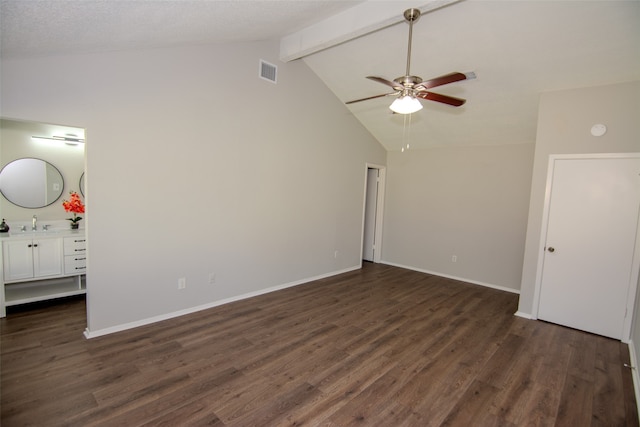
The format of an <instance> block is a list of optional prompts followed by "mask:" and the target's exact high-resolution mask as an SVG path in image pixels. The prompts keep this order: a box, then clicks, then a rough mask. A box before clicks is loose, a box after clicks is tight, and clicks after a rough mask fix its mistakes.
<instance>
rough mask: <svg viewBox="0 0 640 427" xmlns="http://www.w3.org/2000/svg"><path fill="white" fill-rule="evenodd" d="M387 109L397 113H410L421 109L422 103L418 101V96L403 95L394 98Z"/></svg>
mask: <svg viewBox="0 0 640 427" xmlns="http://www.w3.org/2000/svg"><path fill="white" fill-rule="evenodd" d="M389 109H390V110H391V111H393V112H394V113H398V114H411V113H415V112H416V111H420V110H422V104H421V103H420V101H418V98H414V97H413V96H409V95H405V96H401V97H399V98H396V100H395V101H393V103H392V104H391V105H390V106H389Z"/></svg>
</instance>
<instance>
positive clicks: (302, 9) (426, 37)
mask: <svg viewBox="0 0 640 427" xmlns="http://www.w3.org/2000/svg"><path fill="white" fill-rule="evenodd" d="M409 7H417V8H420V9H421V10H422V11H423V15H422V16H421V17H420V19H419V20H418V21H417V22H416V23H415V25H414V29H413V50H412V58H411V74H414V75H418V76H421V77H422V78H424V79H428V78H432V77H436V76H440V75H443V74H447V73H449V72H451V71H461V72H468V71H474V72H475V73H476V75H477V78H476V79H474V80H465V81H462V82H457V83H452V84H449V85H445V86H441V87H439V88H436V89H434V90H433V91H434V92H439V93H443V94H448V95H452V96H456V97H460V98H465V99H467V103H466V104H465V105H463V106H462V107H458V108H455V107H450V106H447V105H442V104H439V103H435V102H431V101H422V103H423V105H424V108H423V109H422V110H421V111H419V112H417V113H414V114H412V115H410V116H404V115H394V114H391V112H390V111H389V109H388V106H389V105H390V104H391V101H392V98H391V97H382V98H378V99H374V100H371V101H366V102H361V103H356V104H351V105H349V106H347V108H345V110H344V111H345V114H353V115H354V116H355V117H356V118H357V119H358V120H359V121H360V122H361V123H362V124H363V125H364V126H365V127H367V129H369V131H370V132H371V133H372V134H373V135H374V136H375V137H376V138H377V139H378V140H379V141H380V142H381V143H382V144H383V145H384V146H385V147H386V148H387V149H388V150H399V149H401V147H402V146H403V145H404V144H406V143H407V142H409V143H410V144H411V148H412V149H416V148H425V147H433V146H446V145H493V144H520V143H531V142H534V141H535V132H536V123H537V108H538V98H539V95H540V93H542V92H544V91H552V90H562V89H570V88H578V87H589V86H597V85H604V84H611V83H618V82H624V81H631V80H640V25H638V23H639V22H640V0H630V1H617V0H602V1H575V0H572V1H526V0H495V1H491V0H416V1H414V2H408V1H398V0H396V1H382V0H369V1H332V0H328V1H320V0H308V1H286V0H280V1H268V0H267V1H213V0H211V1H209V0H203V1H191V0H167V1H153V0H135V1H134V0H130V1H101V0H91V1H89V0H87V1H83V0H41V1H37V2H36V1H24V0H1V9H0V27H1V37H2V39H1V43H2V44H1V54H2V56H5V57H7V56H25V55H43V54H56V53H80V52H96V51H107V50H124V49H138V48H146V47H161V46H177V45H186V44H203V43H220V42H237V41H256V40H280V41H281V58H282V59H283V60H291V59H292V58H298V57H303V60H304V61H305V62H306V63H307V64H308V65H309V67H310V68H311V69H312V70H313V71H314V72H315V73H316V74H317V75H318V76H319V77H320V78H321V79H322V80H323V81H324V82H325V84H326V85H327V86H328V87H329V88H330V89H331V90H332V91H333V92H334V93H335V95H336V96H337V97H338V98H339V99H340V100H341V101H349V100H352V99H358V98H363V97H366V96H371V95H377V94H382V93H388V92H393V90H388V89H390V88H388V87H386V86H384V85H382V84H379V83H376V82H373V81H371V80H368V79H366V78H365V77H366V76H370V75H374V76H380V77H384V78H386V79H394V78H396V77H399V76H402V75H404V73H405V67H406V55H407V39H408V30H409V26H408V24H407V23H406V22H404V20H403V18H402V13H403V11H404V10H405V9H407V8H409ZM278 84H286V82H278ZM310 102H311V101H310Z"/></svg>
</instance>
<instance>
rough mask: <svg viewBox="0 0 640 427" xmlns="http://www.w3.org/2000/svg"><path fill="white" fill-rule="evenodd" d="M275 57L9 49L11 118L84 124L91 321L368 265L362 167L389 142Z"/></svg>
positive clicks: (136, 317) (94, 329)
mask: <svg viewBox="0 0 640 427" xmlns="http://www.w3.org/2000/svg"><path fill="white" fill-rule="evenodd" d="M277 56H278V46H277V43H265V42H263V43H251V44H233V45H230V44H226V45H213V46H197V47H189V48H171V49H158V50H139V51H129V52H111V53H104V54H86V55H75V56H49V57H40V58H22V59H20V58H11V59H4V61H3V63H2V70H1V71H2V87H3V93H2V107H3V111H2V114H3V115H5V116H10V117H16V118H25V119H31V120H39V121H48V122H55V123H73V124H75V125H81V126H84V127H85V128H86V131H87V133H86V136H87V144H86V150H87V156H86V163H87V164H86V170H87V181H86V187H87V210H88V211H87V224H86V226H87V230H88V259H89V263H88V277H87V278H88V291H89V297H88V329H89V332H90V334H93V335H96V334H99V333H101V331H108V330H114V329H117V328H119V327H121V326H122V325H127V324H129V325H130V324H134V323H136V322H143V321H145V319H154V318H159V317H162V316H166V315H168V314H171V313H177V312H180V311H181V310H189V309H192V308H193V307H198V306H201V305H206V304H211V303H215V302H216V301H223V300H225V299H230V298H234V297H238V296H241V295H246V294H251V293H258V292H261V291H263V290H265V289H268V288H272V287H278V286H281V285H286V284H290V283H294V282H299V281H302V280H305V279H308V278H313V277H316V276H321V275H326V274H330V273H333V272H339V271H343V270H345V269H349V268H354V267H357V266H359V264H360V259H359V258H360V244H361V233H362V206H363V190H364V178H365V174H364V171H365V164H366V162H371V163H377V164H385V163H386V153H385V151H384V150H383V149H382V147H381V146H380V145H379V144H378V143H377V141H375V140H374V139H373V138H372V136H371V135H370V134H369V133H368V132H367V131H366V130H365V129H364V128H363V127H362V126H361V125H360V124H359V123H358V122H357V121H356V120H354V118H353V117H352V116H351V115H350V114H349V112H348V111H347V109H346V108H345V107H344V106H343V105H342V103H341V102H340V101H339V100H338V99H337V98H336V97H335V96H334V95H333V94H332V93H331V92H330V91H329V90H328V89H327V88H326V87H325V86H324V85H323V84H322V82H321V81H320V80H319V79H318V78H317V77H316V76H315V75H314V74H313V73H312V72H311V71H310V70H309V69H308V67H307V66H306V65H305V64H304V63H303V62H302V61H294V62H291V63H287V64H284V63H280V62H278V61H277V59H276V58H277ZM260 58H262V59H265V60H267V61H269V62H271V63H274V64H278V65H279V69H278V84H277V85H276V84H273V83H270V82H267V81H264V80H261V79H259V78H258V62H259V59H260ZM336 250H337V251H338V253H339V256H338V257H337V258H334V252H335V251H336ZM210 273H215V274H216V279H215V284H213V285H212V284H209V283H208V281H209V274H210ZM180 277H185V278H186V280H187V288H186V289H185V290H181V291H179V290H178V289H177V283H178V278H180Z"/></svg>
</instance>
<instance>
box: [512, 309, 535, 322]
mask: <svg viewBox="0 0 640 427" xmlns="http://www.w3.org/2000/svg"><path fill="white" fill-rule="evenodd" d="M513 315H514V316H518V317H522V318H523V319H529V320H537V317H535V316H534V315H533V314H529V313H525V312H524V311H520V310H518V311H516V312H515V313H513Z"/></svg>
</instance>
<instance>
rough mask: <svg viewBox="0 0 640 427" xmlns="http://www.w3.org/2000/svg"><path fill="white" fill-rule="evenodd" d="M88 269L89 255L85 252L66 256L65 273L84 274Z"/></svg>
mask: <svg viewBox="0 0 640 427" xmlns="http://www.w3.org/2000/svg"><path fill="white" fill-rule="evenodd" d="M86 270H87V257H86V256H85V255H84V254H78V255H67V256H65V257H64V274H84V273H85V271H86Z"/></svg>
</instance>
